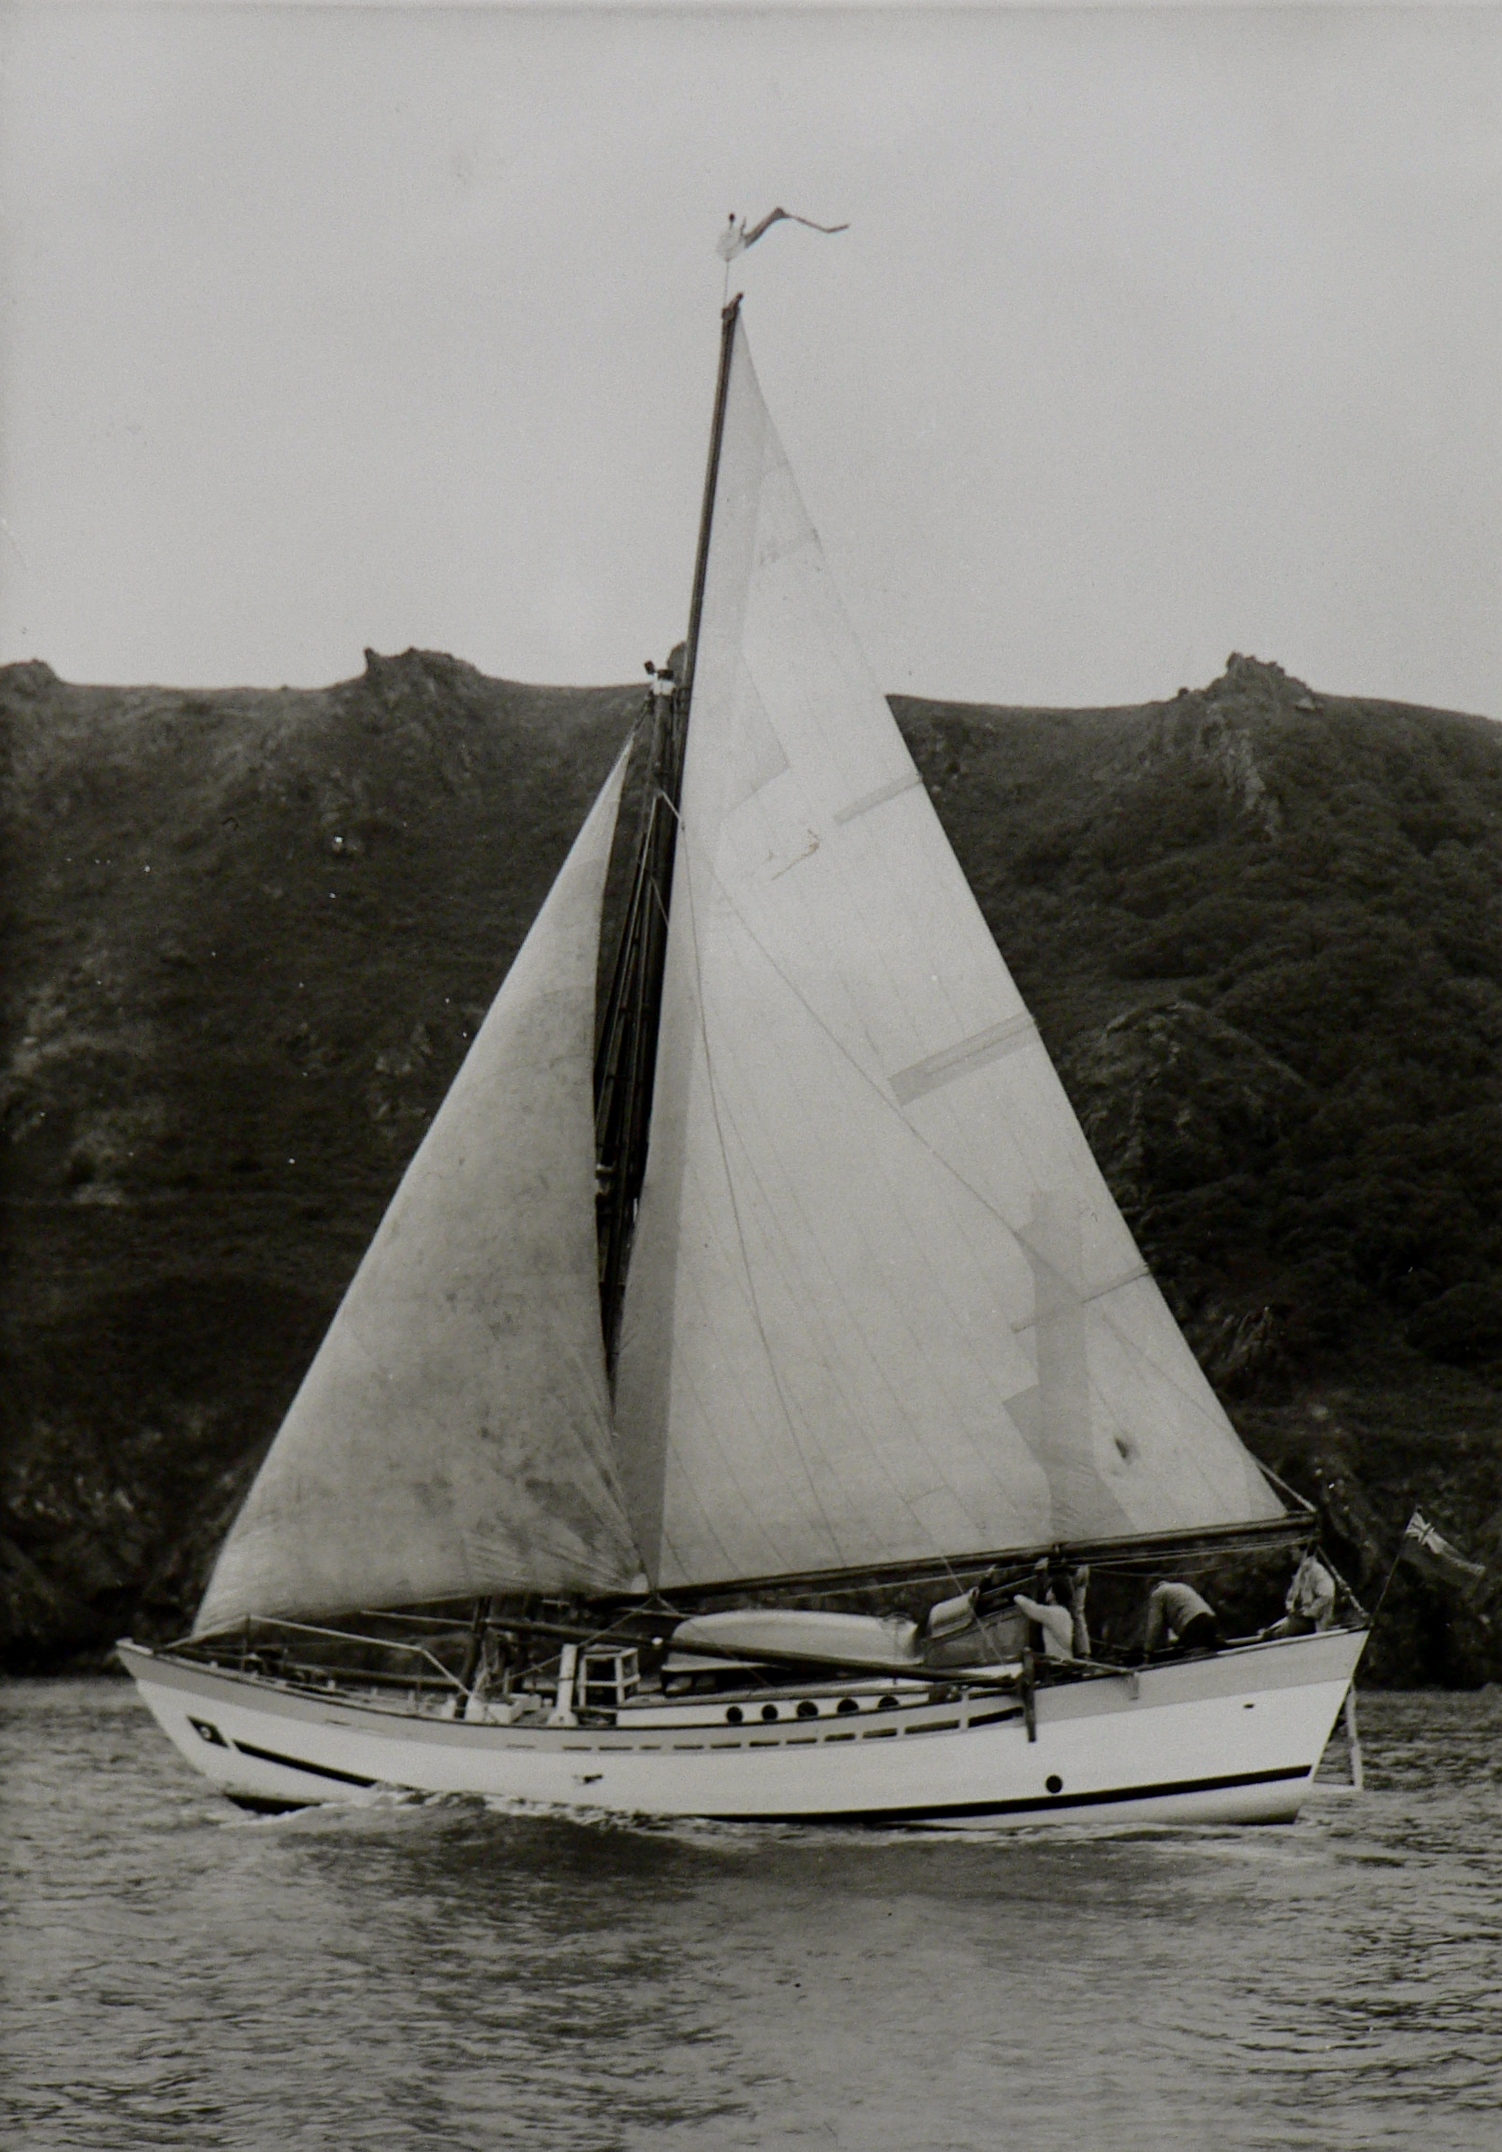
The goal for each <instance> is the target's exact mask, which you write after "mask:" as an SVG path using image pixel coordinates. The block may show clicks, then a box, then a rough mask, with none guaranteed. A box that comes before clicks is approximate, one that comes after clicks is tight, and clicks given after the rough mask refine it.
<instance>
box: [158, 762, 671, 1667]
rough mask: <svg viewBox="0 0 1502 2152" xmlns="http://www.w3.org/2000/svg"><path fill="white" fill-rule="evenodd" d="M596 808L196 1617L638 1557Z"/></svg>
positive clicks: (466, 1589) (548, 1576) (595, 1583)
mask: <svg viewBox="0 0 1502 2152" xmlns="http://www.w3.org/2000/svg"><path fill="white" fill-rule="evenodd" d="M624 773H625V758H624V756H623V757H622V758H621V760H620V762H619V763H618V764H617V767H616V769H615V770H614V771H613V773H612V775H611V777H610V779H609V781H608V782H607V783H606V785H605V787H604V790H603V791H602V792H601V794H600V796H599V798H598V800H597V801H596V802H595V805H594V808H593V810H592V812H591V813H590V816H589V818H588V820H587V821H586V822H585V824H584V827H583V829H582V830H581V832H580V834H579V836H578V838H577V839H576V841H575V843H574V846H573V849H572V851H571V852H570V853H569V856H568V858H567V860H566V861H565V863H564V866H563V868H562V871H561V872H560V874H559V876H558V879H557V881H556V882H555V883H554V885H553V888H552V891H551V892H550V894H549V896H548V899H547V901H546V903H545V904H544V905H543V908H542V910H541V911H540V912H539V913H538V916H537V918H536V920H535V922H534V923H533V926H532V930H531V932H530V934H529V935H528V936H527V939H526V942H525V943H524V944H523V946H522V949H521V951H520V952H519V954H518V956H517V958H516V961H515V962H514V964H513V965H512V967H511V970H510V972H509V973H508V975H507V977H506V980H505V983H504V985H503V986H502V988H501V991H500V993H499V995H498V996H497V998H496V1000H495V1003H494V1004H493V1006H492V1008H491V1010H490V1013H489V1015H488V1016H487V1017H486V1020H485V1022H484V1024H483V1025H482V1026H481V1028H480V1031H479V1032H478V1034H477V1036H476V1038H475V1041H474V1044H473V1045H472V1047H471V1048H470V1051H469V1054H468V1056H467V1058H466V1060H465V1062H464V1065H463V1067H462V1069H461V1070H460V1072H459V1075H458V1076H457V1077H456V1079H455V1081H454V1084H453V1087H452V1089H451V1090H450V1092H449V1094H448V1096H447V1098H446V1099H445V1100H444V1102H443V1105H442V1107H441V1108H440V1110H439V1112H438V1114H437V1116H436V1117H435V1119H434V1122H433V1125H432V1127H431V1128H430V1129H429V1131H428V1133H427V1136H426V1137H425V1139H424V1141H423V1143H422V1145H421V1148H420V1149H419V1150H418V1152H417V1154H416V1156H415V1157H414V1159H413V1160H412V1163H411V1165H410V1166H409V1167H408V1169H407V1173H406V1176H405V1178H404V1179H403V1181H402V1184H401V1187H400V1188H399V1189H398V1191H397V1194H396V1196H395V1198H394V1199H393V1201H392V1204H391V1207H390V1209H389V1210H388V1211H387V1213H386V1216H385V1218H384V1219H383V1221H382V1223H381V1226H380V1229H379V1231H378V1232H377V1234H376V1237H375V1239H374V1241H373V1242H372V1243H371V1246H370V1249H369V1251H368V1252H367V1254H366V1256H365V1260H364V1261H363V1263H362V1264H361V1265H360V1268H359V1270H358V1272H357V1273H356V1275H355V1278H354V1281H353V1283H352V1284H351V1286H350V1288H349V1291H348V1293H347V1294H346V1295H345V1298H344V1301H343V1303H342V1305H341V1306H340V1308H339V1311H338V1313H337V1315H336V1316H335V1317H334V1321H333V1323H332V1325H331V1327H330V1329H329V1332H328V1335H327V1336H326V1338H325V1339H324V1342H323V1344H322V1346H321V1348H320V1349H319V1352H318V1355H317V1357H316V1359H315V1360H314V1362H313V1364H312V1367H311V1368H310V1369H309V1371H308V1375H307V1377H306V1379H305V1381H304V1382H303V1385H302V1388H301V1389H300V1390H299V1391H298V1394H297V1396H296V1398H295V1399H294V1400H293V1403H292V1407H291V1410H290V1411H289V1412H288V1414H287V1417H286V1420H285V1421H284V1423H283V1425H282V1428H281V1431H280V1433H279V1434H278V1435H277V1438H276V1441H275V1443H274V1444H273V1445H272V1448H271V1451H270V1453H269V1455H268V1456H267V1459H266V1462H265V1463H264V1465H263V1466H262V1467H261V1472H260V1476H259V1477H258V1478H257V1480H256V1481H255V1484H254V1485H253V1487H252V1488H251V1491H250V1494H249V1496H248V1497H247V1500H246V1502H245V1506H244V1508H243V1509H242V1510H241V1512H240V1515H239V1517H238V1518H237V1520H236V1522H235V1525H234V1528H233V1529H232V1531H231V1532H230V1535H229V1538H228V1539H227V1540H226V1542H225V1545H224V1548H223V1551H222V1552H221V1554H220V1556H219V1561H218V1564H217V1566H216V1568H215V1570H214V1574H213V1576H212V1578H211V1579H210V1582H209V1588H208V1591H207V1593H206V1594H205V1597H204V1601H203V1605H202V1607H201V1608H200V1610H199V1614H198V1620H197V1623H196V1627H195V1633H196V1634H199V1635H204V1634H208V1633H212V1632H213V1631H216V1630H220V1629H223V1628H225V1627H226V1626H228V1625H229V1624H230V1623H232V1622H235V1621H237V1620H239V1619H240V1617H241V1616H242V1615H247V1614H259V1615H290V1616H304V1617H311V1616H317V1615H324V1614H339V1613H347V1612H349V1611H351V1610H353V1609H355V1608H359V1607H396V1606H402V1605H412V1604H413V1603H415V1602H418V1601H422V1600H430V1599H447V1598H457V1597H460V1596H468V1595H471V1594H475V1595H478V1594H482V1593H489V1592H496V1591H504V1590H507V1589H510V1590H554V1591H611V1590H620V1589H623V1588H627V1587H629V1585H630V1583H631V1580H632V1578H633V1576H634V1575H635V1574H636V1573H637V1572H638V1571H639V1570H640V1567H641V1563H640V1559H639V1557H638V1555H637V1552H636V1549H635V1547H634V1545H633V1543H632V1538H631V1531H630V1527H629V1525H628V1523H627V1521H626V1515H625V1511H624V1508H623V1505H622V1500H621V1494H620V1490H619V1485H618V1481H617V1477H616V1470H615V1463H614V1454H613V1449H612V1443H611V1434H610V1398H609V1389H608V1385H607V1381H606V1373H605V1357H604V1345H603V1341H602V1337H601V1330H600V1302H599V1290H598V1283H597V1276H596V1245H595V1225H594V1108H593V1049H594V1023H595V969H596V960H597V955H598V950H599V932H600V907H601V901H602V893H603V888H604V880H605V871H606V866H607V864H608V861H609V855H610V846H611V839H612V835H613V832H614V828H615V818H616V810H617V807H618V805H619V801H620V792H621V785H622V782H623V779H624Z"/></svg>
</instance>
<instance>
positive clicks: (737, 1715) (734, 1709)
mask: <svg viewBox="0 0 1502 2152" xmlns="http://www.w3.org/2000/svg"><path fill="white" fill-rule="evenodd" d="M745 1716H746V1714H745V1712H744V1711H742V1709H741V1707H740V1705H739V1704H732V1705H731V1706H730V1708H729V1709H728V1711H727V1712H726V1713H725V1724H726V1725H727V1726H739V1725H740V1723H741V1720H742V1719H743V1718H744V1717H745Z"/></svg>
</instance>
